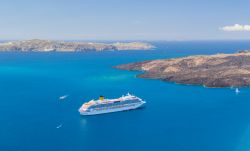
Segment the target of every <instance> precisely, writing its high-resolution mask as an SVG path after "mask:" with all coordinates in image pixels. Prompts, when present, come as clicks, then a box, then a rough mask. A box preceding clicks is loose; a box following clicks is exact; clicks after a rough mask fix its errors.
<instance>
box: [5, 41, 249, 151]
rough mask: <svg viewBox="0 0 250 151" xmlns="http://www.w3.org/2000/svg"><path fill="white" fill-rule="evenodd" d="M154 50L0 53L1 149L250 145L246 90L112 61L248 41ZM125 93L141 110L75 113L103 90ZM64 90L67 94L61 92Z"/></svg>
mask: <svg viewBox="0 0 250 151" xmlns="http://www.w3.org/2000/svg"><path fill="white" fill-rule="evenodd" d="M153 44H155V45H156V46H157V49H156V50H154V51H121V52H114V51H107V52H88V53H17V52H15V53H10V52H8V53H7V52H6V53H0V150H1V151H50V150H51V151H55V150H60V151H100V150H104V151H107V150H108V151H139V150H143V151H152V150H157V151H160V150H162V151H247V150H250V89H249V88H242V89H240V91H241V92H240V93H239V94H238V95H236V94H235V92H234V91H235V90H233V89H230V88H220V89H219V88H216V89H215V88H204V87H202V86H191V85H188V86H187V85H179V84H174V83H167V82H162V81H158V80H146V79H138V78H136V77H135V76H136V74H138V73H139V72H129V71H122V70H117V69H114V68H112V66H115V65H119V64H124V63H129V62H135V61H142V60H150V59H160V58H175V57H182V56H188V55H195V54H215V53H231V52H236V51H237V50H241V49H250V42H249V41H196V42H195V41H194V42H192V41H190V42H153ZM127 92H130V93H132V94H135V95H137V96H139V97H141V98H143V99H145V100H146V101H147V104H146V107H145V108H143V109H138V110H133V111H125V112H117V113H112V114H103V115H98V116H90V117H85V116H80V115H79V113H78V108H79V107H80V106H81V104H82V103H84V102H86V101H89V100H90V99H93V98H97V97H98V96H99V95H104V96H106V97H108V98H116V97H119V96H121V95H123V94H126V93H127ZM63 95H68V97H67V98H66V99H64V100H59V97H60V96H63Z"/></svg>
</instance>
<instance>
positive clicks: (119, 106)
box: [95, 104, 135, 111]
mask: <svg viewBox="0 0 250 151" xmlns="http://www.w3.org/2000/svg"><path fill="white" fill-rule="evenodd" d="M134 105H135V104H127V105H117V106H109V107H102V108H95V110H97V111H98V110H106V109H115V108H121V107H125V106H134Z"/></svg>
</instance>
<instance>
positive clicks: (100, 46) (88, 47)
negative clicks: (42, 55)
mask: <svg viewBox="0 0 250 151" xmlns="http://www.w3.org/2000/svg"><path fill="white" fill-rule="evenodd" d="M151 49H154V46H153V45H151V44H149V43H143V42H129V43H112V44H107V43H96V42H65V41H52V40H40V39H32V40H24V41H10V42H5V43H0V52H1V51H25V52H27V51H39V52H50V51H59V52H75V51H82V52H84V51H105V50H117V51H119V50H151Z"/></svg>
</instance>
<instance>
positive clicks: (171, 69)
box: [116, 51, 250, 87]
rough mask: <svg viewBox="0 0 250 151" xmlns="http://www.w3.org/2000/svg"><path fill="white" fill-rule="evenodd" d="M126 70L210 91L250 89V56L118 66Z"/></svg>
mask: <svg viewBox="0 0 250 151" xmlns="http://www.w3.org/2000/svg"><path fill="white" fill-rule="evenodd" d="M116 68H119V69H124V70H140V71H145V72H144V73H143V74H140V75H138V77H141V78H150V79H160V80H165V81H171V82H176V83H181V84H198V85H204V86H207V87H231V86H237V87H241V86H242V87H245V86H247V87H248V86H250V52H247V51H245V52H241V53H235V54H217V55H210V56H190V57H184V58H176V59H166V60H153V61H145V62H138V63H131V64H125V65H119V66H116Z"/></svg>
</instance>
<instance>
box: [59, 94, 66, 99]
mask: <svg viewBox="0 0 250 151" xmlns="http://www.w3.org/2000/svg"><path fill="white" fill-rule="evenodd" d="M67 97H68V95H63V96H60V97H59V100H64V99H66V98H67Z"/></svg>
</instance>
